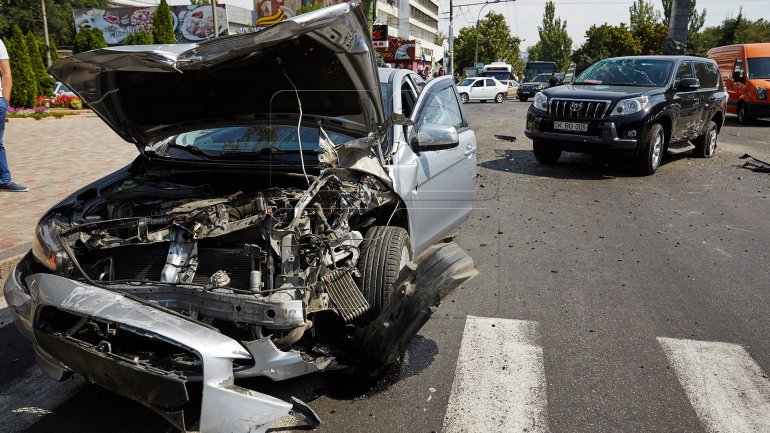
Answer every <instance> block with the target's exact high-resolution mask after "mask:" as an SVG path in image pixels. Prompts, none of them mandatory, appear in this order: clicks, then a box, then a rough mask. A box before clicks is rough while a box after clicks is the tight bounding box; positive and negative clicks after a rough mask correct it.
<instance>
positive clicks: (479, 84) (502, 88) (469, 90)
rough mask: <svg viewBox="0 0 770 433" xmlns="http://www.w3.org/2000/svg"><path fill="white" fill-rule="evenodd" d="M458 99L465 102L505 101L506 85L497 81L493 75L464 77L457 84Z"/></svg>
mask: <svg viewBox="0 0 770 433" xmlns="http://www.w3.org/2000/svg"><path fill="white" fill-rule="evenodd" d="M457 91H458V92H459V93H460V99H461V100H462V101H463V104H465V103H466V102H468V101H481V102H487V101H489V100H494V101H495V102H497V103H500V102H503V101H505V95H507V94H508V85H507V84H503V83H501V82H499V81H497V78H494V77H474V78H466V79H464V80H463V81H462V83H460V84H459V85H458V86H457Z"/></svg>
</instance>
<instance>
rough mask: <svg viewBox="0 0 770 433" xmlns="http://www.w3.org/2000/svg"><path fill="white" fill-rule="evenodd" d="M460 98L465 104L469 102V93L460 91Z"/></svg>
mask: <svg viewBox="0 0 770 433" xmlns="http://www.w3.org/2000/svg"><path fill="white" fill-rule="evenodd" d="M460 100H461V101H462V102H463V104H467V103H468V94H467V93H460Z"/></svg>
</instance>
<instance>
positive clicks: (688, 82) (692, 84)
mask: <svg viewBox="0 0 770 433" xmlns="http://www.w3.org/2000/svg"><path fill="white" fill-rule="evenodd" d="M699 88H700V81H698V79H697V78H682V81H680V82H679V85H678V86H676V90H678V91H680V92H690V91H693V90H698V89H699Z"/></svg>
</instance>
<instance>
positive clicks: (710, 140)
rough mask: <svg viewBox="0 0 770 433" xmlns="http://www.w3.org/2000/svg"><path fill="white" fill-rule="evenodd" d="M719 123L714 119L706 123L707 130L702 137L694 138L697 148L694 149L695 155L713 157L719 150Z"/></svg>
mask: <svg viewBox="0 0 770 433" xmlns="http://www.w3.org/2000/svg"><path fill="white" fill-rule="evenodd" d="M718 134H719V131H718V130H717V124H716V123H715V122H713V121H711V122H709V123H708V124H707V125H706V132H705V133H704V134H703V135H701V136H700V137H698V138H696V139H695V140H693V141H692V142H693V144H694V145H695V150H693V151H692V153H693V155H695V156H697V157H699V158H711V157H712V156H714V152H716V150H717V135H718Z"/></svg>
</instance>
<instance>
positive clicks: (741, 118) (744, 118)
mask: <svg viewBox="0 0 770 433" xmlns="http://www.w3.org/2000/svg"><path fill="white" fill-rule="evenodd" d="M736 114H738V123H740V124H741V125H749V124H751V122H752V121H753V120H754V118H753V117H752V116H751V114H749V110H748V109H747V108H746V103H744V102H739V103H738V111H736Z"/></svg>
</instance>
